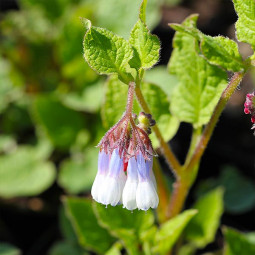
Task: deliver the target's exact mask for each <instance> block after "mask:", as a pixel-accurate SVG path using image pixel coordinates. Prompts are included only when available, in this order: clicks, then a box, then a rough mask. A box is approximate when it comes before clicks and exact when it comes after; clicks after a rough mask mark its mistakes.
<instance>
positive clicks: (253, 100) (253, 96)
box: [244, 92, 255, 129]
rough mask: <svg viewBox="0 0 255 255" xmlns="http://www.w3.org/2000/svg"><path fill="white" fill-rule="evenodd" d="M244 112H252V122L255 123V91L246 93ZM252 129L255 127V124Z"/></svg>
mask: <svg viewBox="0 0 255 255" xmlns="http://www.w3.org/2000/svg"><path fill="white" fill-rule="evenodd" d="M244 113H245V114H251V122H252V123H255V92H253V93H250V94H247V95H246V100H245V103H244ZM251 129H255V124H253V126H252V128H251Z"/></svg>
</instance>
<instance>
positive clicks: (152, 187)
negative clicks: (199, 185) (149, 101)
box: [91, 82, 159, 211]
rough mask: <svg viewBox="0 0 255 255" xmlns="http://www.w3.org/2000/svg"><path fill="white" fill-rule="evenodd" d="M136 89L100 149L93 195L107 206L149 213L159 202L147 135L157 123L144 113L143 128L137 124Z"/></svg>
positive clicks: (130, 87)
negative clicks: (134, 102) (135, 109)
mask: <svg viewBox="0 0 255 255" xmlns="http://www.w3.org/2000/svg"><path fill="white" fill-rule="evenodd" d="M134 89H135V85H134V83H132V82H131V83H130V84H129V91H128V100H127V107H126V111H125V113H124V115H123V117H122V118H121V119H120V120H119V121H118V123H117V124H116V125H114V126H113V127H112V128H111V129H110V130H109V131H108V132H107V133H106V135H105V136H104V137H103V138H102V140H101V141H100V143H99V145H98V147H99V148H100V152H99V157H98V173H97V176H96V179H95V181H94V183H93V186H92V190H91V194H92V197H93V199H95V200H96V201H97V202H99V203H102V204H104V205H106V206H107V205H108V204H110V205H112V206H115V205H117V204H120V203H121V202H122V203H123V207H124V208H127V209H128V210H134V209H136V208H138V209H141V210H145V211H146V210H148V209H149V208H156V207H157V206H158V202H159V199H158V195H157V192H156V181H155V177H154V174H153V171H152V161H153V155H154V154H155V153H154V151H153V149H152V145H151V141H150V139H149V137H148V135H147V133H150V126H153V125H154V124H155V121H154V120H153V119H151V115H150V114H145V113H144V112H141V113H140V115H139V117H138V121H139V124H138V125H136V124H135V120H134V118H133V115H132V108H133V107H132V106H133V96H134ZM146 131H147V132H146ZM125 172H126V174H125Z"/></svg>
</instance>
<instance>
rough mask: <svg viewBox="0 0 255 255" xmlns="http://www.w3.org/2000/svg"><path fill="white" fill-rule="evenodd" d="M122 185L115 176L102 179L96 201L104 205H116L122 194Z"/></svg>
mask: <svg viewBox="0 0 255 255" xmlns="http://www.w3.org/2000/svg"><path fill="white" fill-rule="evenodd" d="M122 189H123V188H122V185H121V184H120V182H119V181H118V180H116V179H115V178H111V177H109V176H108V177H107V178H106V179H105V180H104V183H103V186H101V187H100V191H99V199H98V201H97V202H99V203H101V204H104V205H109V204H110V205H112V206H116V205H117V204H118V203H119V202H120V200H121V195H122Z"/></svg>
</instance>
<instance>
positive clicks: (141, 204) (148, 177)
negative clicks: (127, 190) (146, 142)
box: [136, 153, 159, 211]
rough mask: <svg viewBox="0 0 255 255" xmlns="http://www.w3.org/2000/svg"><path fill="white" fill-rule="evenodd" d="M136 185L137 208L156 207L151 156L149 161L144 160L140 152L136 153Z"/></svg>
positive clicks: (157, 199)
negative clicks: (137, 180)
mask: <svg viewBox="0 0 255 255" xmlns="http://www.w3.org/2000/svg"><path fill="white" fill-rule="evenodd" d="M137 166H138V179H139V182H138V186H137V191H136V203H137V208H138V209H140V210H144V211H147V210H148V209H149V208H156V207H157V206H158V203H159V198H158V194H157V192H156V187H155V184H154V183H153V182H154V180H153V177H154V175H153V173H152V157H151V161H148V160H145V159H144V157H143V156H142V154H141V153H139V154H138V155H137Z"/></svg>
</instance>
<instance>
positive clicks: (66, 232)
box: [58, 206, 78, 243]
mask: <svg viewBox="0 0 255 255" xmlns="http://www.w3.org/2000/svg"><path fill="white" fill-rule="evenodd" d="M58 216H59V217H58V220H59V228H60V232H61V235H62V236H63V238H64V239H65V240H67V241H68V242H70V243H78V239H77V237H76V234H75V232H74V228H73V226H72V224H71V222H70V220H69V219H68V218H67V215H66V212H65V209H64V207H62V206H61V207H60V209H59V215H58Z"/></svg>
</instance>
